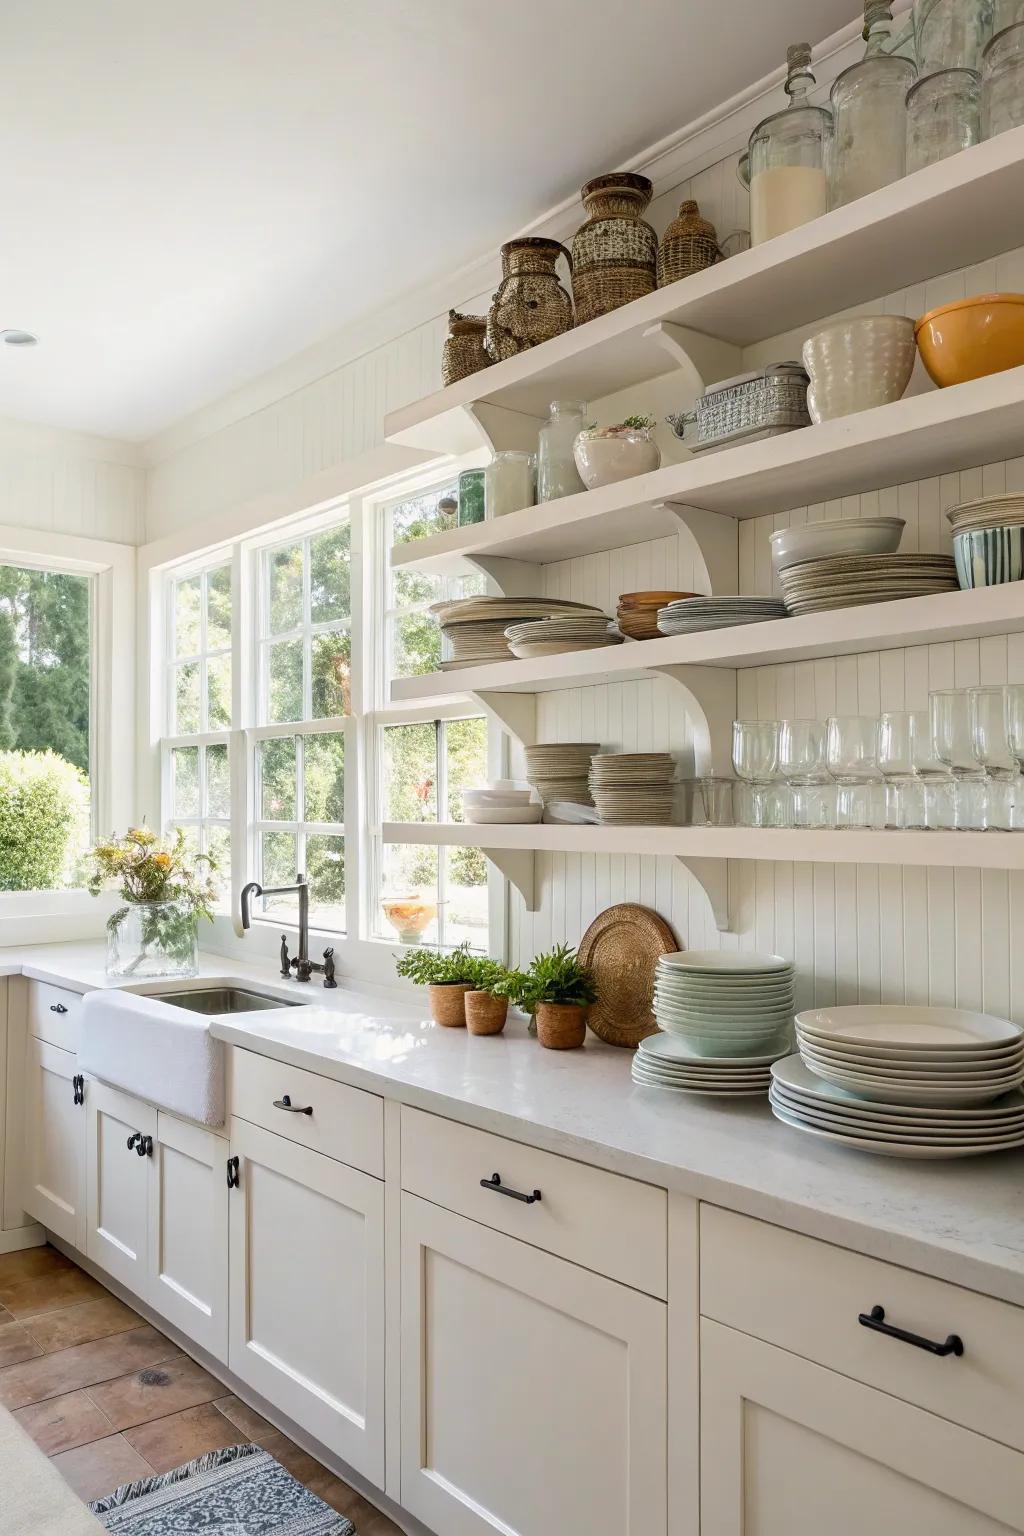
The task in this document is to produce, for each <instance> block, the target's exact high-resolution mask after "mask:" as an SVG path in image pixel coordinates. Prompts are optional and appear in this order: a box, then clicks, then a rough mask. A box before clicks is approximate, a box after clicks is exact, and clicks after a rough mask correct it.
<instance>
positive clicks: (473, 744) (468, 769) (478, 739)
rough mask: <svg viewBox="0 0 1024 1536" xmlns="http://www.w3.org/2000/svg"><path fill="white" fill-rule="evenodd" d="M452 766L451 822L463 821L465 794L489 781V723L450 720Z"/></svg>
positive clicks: (448, 743) (449, 760)
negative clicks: (463, 792) (463, 794)
mask: <svg viewBox="0 0 1024 1536" xmlns="http://www.w3.org/2000/svg"><path fill="white" fill-rule="evenodd" d="M444 739H445V749H446V752H447V763H448V775H447V777H448V806H447V811H446V816H447V820H448V821H461V820H462V819H463V818H462V791H463V790H464V789H473V788H474V787H476V786H477V785H480V784H484V783H486V781H487V722H486V720H484V719H482V718H481V719H477V720H449V721H447V723H446V724H445V726H444Z"/></svg>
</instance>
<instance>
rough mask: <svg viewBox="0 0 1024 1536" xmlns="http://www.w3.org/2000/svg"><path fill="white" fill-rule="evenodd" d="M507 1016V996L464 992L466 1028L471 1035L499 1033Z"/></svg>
mask: <svg viewBox="0 0 1024 1536" xmlns="http://www.w3.org/2000/svg"><path fill="white" fill-rule="evenodd" d="M507 1018H508V998H507V997H492V996H491V994H490V993H489V992H467V993H466V1028H467V1029H468V1030H469V1032H470V1034H471V1035H500V1034H501V1032H502V1030H503V1029H504V1028H505V1020H506V1019H507Z"/></svg>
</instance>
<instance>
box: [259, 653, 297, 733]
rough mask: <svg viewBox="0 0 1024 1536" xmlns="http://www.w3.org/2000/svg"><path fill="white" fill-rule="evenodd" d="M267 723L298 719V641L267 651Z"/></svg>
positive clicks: (272, 723)
mask: <svg viewBox="0 0 1024 1536" xmlns="http://www.w3.org/2000/svg"><path fill="white" fill-rule="evenodd" d="M266 713H267V721H268V723H269V724H271V725H274V724H276V723H277V722H279V721H282V720H301V719H302V641H301V640H284V641H282V642H281V643H280V644H279V645H272V646H270V647H269V648H268V650H267V712H266Z"/></svg>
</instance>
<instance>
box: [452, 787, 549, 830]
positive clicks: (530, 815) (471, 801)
mask: <svg viewBox="0 0 1024 1536" xmlns="http://www.w3.org/2000/svg"><path fill="white" fill-rule="evenodd" d="M462 814H463V817H464V818H465V820H466V821H467V822H468V823H469V824H470V825H471V826H529V825H530V824H531V823H533V822H537V821H540V818H541V815H542V814H543V807H542V806H541V804H540V802H539V801H538V800H535V799H534V798H533V791H532V790H531V789H522V788H521V787H519V786H518V785H516V784H512V783H510V782H509V780H507V779H495V780H494V781H493V782H492V783H490V784H487V785H484V786H482V787H481V788H480V789H465V790H463V792H462Z"/></svg>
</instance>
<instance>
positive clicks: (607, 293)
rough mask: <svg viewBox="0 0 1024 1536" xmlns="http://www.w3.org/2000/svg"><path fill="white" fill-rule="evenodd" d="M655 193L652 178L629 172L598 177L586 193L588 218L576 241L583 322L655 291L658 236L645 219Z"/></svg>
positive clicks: (575, 285) (575, 289)
mask: <svg viewBox="0 0 1024 1536" xmlns="http://www.w3.org/2000/svg"><path fill="white" fill-rule="evenodd" d="M652 192H653V188H652V186H651V183H650V182H649V181H648V179H647V177H646V176H637V175H634V174H633V173H632V172H629V171H617V172H614V173H612V174H611V175H608V176H596V177H595V178H594V180H593V181H588V182H587V184H586V186H585V187H584V188H583V190H582V191H581V193H580V197H581V198H582V199H583V206H584V207H585V208H586V210H587V215H588V217H587V221H586V223H585V224H581V225H580V227H579V229H578V230H577V231H576V234H575V235H574V236H573V242H572V268H573V271H572V294H573V300H574V302H575V305H576V324H577V325H584V324H585V323H586V321H588V320H593V319H595V318H596V317H597V316H598V315H606V314H607V313H608V312H609V310H612V309H618V308H619V307H620V306H621V305H623V304H628V303H629V302H630V301H631V300H632V299H639V298H642V297H643V295H644V294H645V293H653V292H654V290H655V287H656V286H657V264H658V237H657V235H656V234H655V232H654V230H653V229H652V228H651V226H650V225H649V224H647V223H645V222H644V220H643V218H642V217H641V215H642V214H643V212H644V210H645V209H646V207H647V204H648V203H649V202H650V200H651V194H652Z"/></svg>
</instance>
